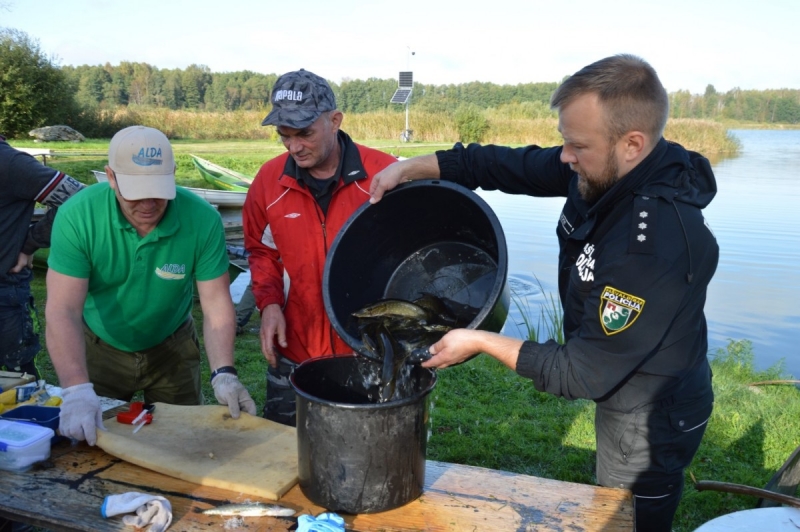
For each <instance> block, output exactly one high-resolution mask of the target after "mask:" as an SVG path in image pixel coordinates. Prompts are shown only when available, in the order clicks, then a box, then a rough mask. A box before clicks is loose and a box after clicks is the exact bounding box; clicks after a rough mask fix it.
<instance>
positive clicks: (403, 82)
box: [399, 72, 414, 89]
mask: <svg viewBox="0 0 800 532" xmlns="http://www.w3.org/2000/svg"><path fill="white" fill-rule="evenodd" d="M399 85H400V87H402V88H404V89H410V88H411V87H413V86H414V73H413V72H400V83H399Z"/></svg>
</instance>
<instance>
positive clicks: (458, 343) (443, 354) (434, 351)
mask: <svg viewBox="0 0 800 532" xmlns="http://www.w3.org/2000/svg"><path fill="white" fill-rule="evenodd" d="M485 334H486V333H485V331H476V330H473V329H453V330H452V331H450V332H448V333H447V334H445V335H444V336H443V337H442V339H441V340H439V341H438V342H436V343H435V344H433V346H431V349H430V351H431V355H433V356H432V357H431V358H430V360H428V361H426V362H424V363H423V364H422V367H424V368H438V369H441V368H446V367H448V366H452V365H454V364H458V363H459V362H463V361H465V360H467V359H468V358H469V357H471V356H472V355H474V354H476V353H480V352H481V350H482V345H483V343H482V339H483V336H484V335H485Z"/></svg>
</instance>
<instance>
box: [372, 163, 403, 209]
mask: <svg viewBox="0 0 800 532" xmlns="http://www.w3.org/2000/svg"><path fill="white" fill-rule="evenodd" d="M402 168H403V163H402V162H401V161H398V162H396V163H392V164H390V165H389V166H387V167H386V168H384V169H383V170H381V171H380V172H378V173H377V174H375V177H373V178H372V183H371V184H370V186H369V195H370V198H369V202H370V203H378V202H379V201H380V200H381V198H382V197H383V195H384V194H385V193H386V192H388V191H390V190H392V189H393V188H394V187H396V186H397V185H399V184H400V183H401V182H402V181H403V171H402Z"/></svg>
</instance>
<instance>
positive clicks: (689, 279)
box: [437, 139, 719, 412]
mask: <svg viewBox="0 0 800 532" xmlns="http://www.w3.org/2000/svg"><path fill="white" fill-rule="evenodd" d="M560 155H561V147H554V148H539V147H538V146H528V147H525V148H506V147H499V146H479V145H477V144H471V145H469V146H467V147H464V146H463V145H461V144H457V145H456V146H455V147H453V149H451V150H447V151H440V152H437V158H438V161H439V168H440V171H441V177H442V179H445V180H449V181H454V182H457V183H460V184H462V185H464V186H466V187H468V188H470V189H475V188H478V187H480V188H483V189H485V190H501V191H503V192H507V193H510V194H528V195H532V196H548V197H553V196H564V197H566V198H567V200H566V203H565V204H564V208H563V210H562V212H561V215H560V217H559V220H558V226H557V229H556V232H557V235H558V241H559V248H560V249H559V264H558V268H559V276H558V284H559V295H560V298H561V303H562V305H563V308H564V333H565V344H563V345H560V344H558V343H556V342H555V341H548V342H545V343H541V344H540V343H536V342H525V343H524V344H523V346H522V348H521V349H520V353H519V359H518V361H517V368H516V369H517V373H518V374H520V375H522V376H524V377H527V378H530V379H532V380H533V382H534V384H535V387H536V389H538V390H540V391H545V392H548V393H552V394H554V395H557V396H562V397H565V398H567V399H576V398H586V399H592V400H594V401H596V402H597V403H598V406H602V407H604V408H609V409H613V410H617V411H623V412H629V411H632V410H634V409H636V408H637V407H640V406H642V405H646V404H649V403H655V402H659V401H664V400H669V399H670V398H672V397H673V396H675V397H679V398H687V397H696V396H697V397H699V396H707V394H710V393H711V370H710V367H709V365H708V359H707V350H708V335H707V327H706V319H705V315H704V312H703V307H704V305H705V300H706V289H707V287H708V283H709V282H710V281H711V278H712V276H713V275H714V272H715V270H716V267H717V261H718V258H719V247H718V245H717V242H716V239H715V237H714V235H713V233H712V232H711V230H710V229H709V227H708V226H707V224H706V222H705V219H704V218H703V215H702V212H701V209H703V208H704V207H705V206H706V205H708V204H709V203H710V202H711V200H712V198H713V197H714V195H715V194H716V181H715V179H714V175H713V172H712V170H711V166H710V164H709V163H708V160H707V159H705V158H704V157H702V156H701V155H699V154H697V153H694V152H690V151H687V150H685V149H684V148H683V147H681V146H680V145H678V144H674V143H670V142H667V141H666V140H664V139H661V140H660V141H659V142H658V144H657V145H656V147H655V148H654V150H653V152H652V153H651V154H650V155H648V157H647V158H646V159H645V160H644V161H642V162H641V163H640V164H639V165H638V166H637V167H636V168H634V169H633V170H632V171H631V172H629V173H628V174H627V175H626V176H625V177H624V178H623V179H621V180H620V181H619V182H618V183H616V184H615V185H614V186H613V187H612V188H611V189H610V190H609V191H608V192H606V193H605V194H604V195H603V196H602V197H601V198H600V199H599V200H598V201H597V202H596V203H595V204H593V205H589V204H587V202H585V201H584V200H583V199H582V198H581V197H580V194H579V192H578V188H577V183H578V176H577V174H575V173H574V172H572V170H570V168H569V165H566V164H563V163H562V162H561V161H560Z"/></svg>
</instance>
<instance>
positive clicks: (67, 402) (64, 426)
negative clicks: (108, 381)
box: [58, 382, 106, 445]
mask: <svg viewBox="0 0 800 532" xmlns="http://www.w3.org/2000/svg"><path fill="white" fill-rule="evenodd" d="M61 396H62V398H63V402H62V403H61V416H60V418H59V421H58V432H59V433H60V434H61V435H62V436H66V437H67V438H72V439H73V440H86V443H88V444H89V445H94V444H95V443H97V429H98V428H100V429H101V430H106V427H105V426H104V425H103V410H102V409H101V408H100V398H99V397H97V394H96V393H94V384H92V383H90V382H87V383H84V384H76V385H75V386H70V387H69V388H64V389H63V390H62V391H61Z"/></svg>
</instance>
